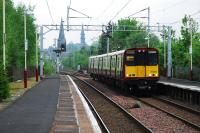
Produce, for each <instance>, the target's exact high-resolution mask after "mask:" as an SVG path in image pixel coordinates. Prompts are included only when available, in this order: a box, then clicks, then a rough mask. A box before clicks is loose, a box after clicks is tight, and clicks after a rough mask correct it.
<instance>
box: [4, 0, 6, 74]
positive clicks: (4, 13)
mask: <svg viewBox="0 0 200 133" xmlns="http://www.w3.org/2000/svg"><path fill="white" fill-rule="evenodd" d="M5 45H6V25H5V0H3V69H4V70H6V46H5Z"/></svg>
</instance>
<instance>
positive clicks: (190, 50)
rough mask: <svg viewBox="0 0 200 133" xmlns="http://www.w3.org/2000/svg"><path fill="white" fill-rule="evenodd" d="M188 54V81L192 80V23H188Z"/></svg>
mask: <svg viewBox="0 0 200 133" xmlns="http://www.w3.org/2000/svg"><path fill="white" fill-rule="evenodd" d="M189 53H190V80H192V77H193V75H192V73H193V72H192V22H191V21H190V49H189Z"/></svg>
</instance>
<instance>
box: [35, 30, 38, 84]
mask: <svg viewBox="0 0 200 133" xmlns="http://www.w3.org/2000/svg"><path fill="white" fill-rule="evenodd" d="M37 34H38V33H37V27H36V31H35V64H36V66H35V81H36V82H38V35H37Z"/></svg>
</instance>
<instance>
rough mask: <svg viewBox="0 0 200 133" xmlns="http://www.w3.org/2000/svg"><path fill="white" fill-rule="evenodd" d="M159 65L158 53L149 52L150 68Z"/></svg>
mask: <svg viewBox="0 0 200 133" xmlns="http://www.w3.org/2000/svg"><path fill="white" fill-rule="evenodd" d="M157 64H158V54H157V52H156V51H148V64H147V65H148V66H155V65H157Z"/></svg>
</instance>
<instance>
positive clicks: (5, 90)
mask: <svg viewBox="0 0 200 133" xmlns="http://www.w3.org/2000/svg"><path fill="white" fill-rule="evenodd" d="M9 95H10V88H9V84H8V77H7V75H6V72H5V71H4V70H3V66H2V65H0V101H2V100H3V99H5V98H7V97H9Z"/></svg>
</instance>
